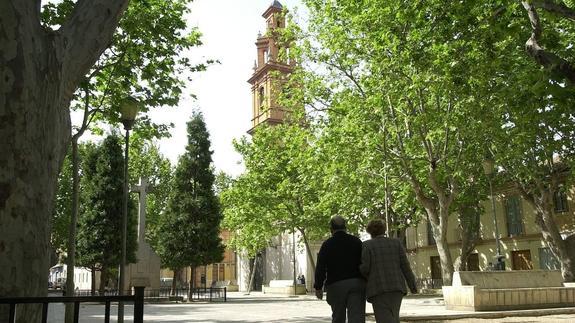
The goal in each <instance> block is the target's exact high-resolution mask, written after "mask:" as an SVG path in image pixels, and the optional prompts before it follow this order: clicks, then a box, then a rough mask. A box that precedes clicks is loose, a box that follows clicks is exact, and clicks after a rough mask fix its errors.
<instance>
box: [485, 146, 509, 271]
mask: <svg viewBox="0 0 575 323" xmlns="http://www.w3.org/2000/svg"><path fill="white" fill-rule="evenodd" d="M483 172H484V173H485V175H486V176H487V180H488V182H489V193H490V195H491V209H492V211H493V224H494V225H495V243H496V245H497V253H496V254H495V266H494V269H495V270H505V261H504V260H503V259H504V258H505V256H503V255H502V254H501V241H500V239H499V227H498V226H497V215H496V213H495V198H494V197H493V185H492V183H491V181H492V179H493V176H494V175H495V161H493V158H491V156H487V157H485V159H484V160H483Z"/></svg>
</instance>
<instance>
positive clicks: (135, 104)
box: [120, 96, 140, 130]
mask: <svg viewBox="0 0 575 323" xmlns="http://www.w3.org/2000/svg"><path fill="white" fill-rule="evenodd" d="M139 109H140V101H138V100H136V99H134V98H133V97H131V96H128V97H126V98H125V99H124V100H123V101H122V103H120V120H121V121H122V124H124V129H126V130H130V129H132V126H133V125H134V120H136V115H137V114H138V110H139Z"/></svg>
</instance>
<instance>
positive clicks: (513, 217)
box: [505, 196, 523, 237]
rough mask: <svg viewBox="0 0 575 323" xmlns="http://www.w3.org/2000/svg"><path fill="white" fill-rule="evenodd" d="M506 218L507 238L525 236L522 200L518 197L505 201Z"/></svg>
mask: <svg viewBox="0 0 575 323" xmlns="http://www.w3.org/2000/svg"><path fill="white" fill-rule="evenodd" d="M505 217H506V219H507V236H509V237H511V236H518V235H521V234H523V220H522V218H521V200H520V199H519V197H518V196H512V197H510V198H508V199H507V201H505Z"/></svg>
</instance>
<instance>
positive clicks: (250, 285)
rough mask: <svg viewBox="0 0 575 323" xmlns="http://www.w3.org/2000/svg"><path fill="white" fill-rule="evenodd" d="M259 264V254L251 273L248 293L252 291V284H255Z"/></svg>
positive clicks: (255, 258)
mask: <svg viewBox="0 0 575 323" xmlns="http://www.w3.org/2000/svg"><path fill="white" fill-rule="evenodd" d="M257 265H258V255H256V256H255V257H254V265H253V266H252V270H251V273H250V282H249V283H248V295H249V294H250V293H251V291H252V286H253V285H254V279H255V277H256V268H257Z"/></svg>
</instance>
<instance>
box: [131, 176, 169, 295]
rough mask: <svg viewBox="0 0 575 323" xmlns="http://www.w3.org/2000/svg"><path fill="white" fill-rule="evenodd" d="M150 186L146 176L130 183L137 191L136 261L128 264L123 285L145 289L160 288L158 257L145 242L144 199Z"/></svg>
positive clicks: (132, 190)
mask: <svg viewBox="0 0 575 323" xmlns="http://www.w3.org/2000/svg"><path fill="white" fill-rule="evenodd" d="M152 190H153V189H152V187H151V186H150V183H149V182H148V179H147V178H146V177H140V182H139V183H138V184H137V185H132V189H131V192H133V193H138V194H139V198H138V250H137V252H136V261H137V262H136V263H135V264H130V266H129V270H128V273H129V275H128V277H127V279H128V284H127V285H125V286H129V287H134V286H145V287H146V289H148V290H149V289H159V288H160V269H161V268H160V265H161V262H160V257H159V256H158V255H157V254H156V253H155V252H154V250H152V248H151V247H150V245H149V244H148V243H147V242H146V199H147V195H148V193H151V192H152Z"/></svg>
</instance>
